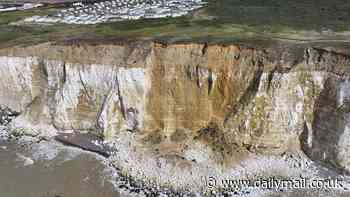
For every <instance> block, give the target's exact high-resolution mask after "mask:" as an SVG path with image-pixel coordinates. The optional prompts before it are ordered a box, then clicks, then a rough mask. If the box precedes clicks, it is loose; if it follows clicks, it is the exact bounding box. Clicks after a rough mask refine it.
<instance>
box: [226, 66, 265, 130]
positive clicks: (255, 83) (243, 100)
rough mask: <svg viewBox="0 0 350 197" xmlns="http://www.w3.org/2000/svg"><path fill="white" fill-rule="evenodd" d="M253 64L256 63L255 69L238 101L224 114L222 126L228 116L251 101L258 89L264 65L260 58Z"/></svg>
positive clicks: (234, 114)
mask: <svg viewBox="0 0 350 197" xmlns="http://www.w3.org/2000/svg"><path fill="white" fill-rule="evenodd" d="M254 64H257V70H256V71H255V73H254V77H253V79H252V80H251V81H250V82H249V85H248V87H247V89H246V90H245V91H244V93H243V95H242V96H241V97H240V98H239V100H238V102H237V103H236V104H235V105H234V106H233V108H232V110H231V112H229V113H228V115H226V117H225V119H224V126H225V125H226V124H227V122H228V120H229V119H230V118H233V117H234V116H236V114H237V113H238V112H239V111H241V110H244V108H245V107H246V106H248V105H249V103H251V101H252V100H253V99H254V98H255V96H256V94H257V92H258V90H259V86H260V80H261V76H262V74H263V72H264V69H263V68H264V65H263V63H262V61H261V60H258V61H257V62H253V65H254Z"/></svg>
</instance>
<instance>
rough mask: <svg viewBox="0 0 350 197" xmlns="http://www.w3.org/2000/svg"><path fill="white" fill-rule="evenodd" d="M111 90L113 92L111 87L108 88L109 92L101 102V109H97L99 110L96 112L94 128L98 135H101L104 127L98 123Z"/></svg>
mask: <svg viewBox="0 0 350 197" xmlns="http://www.w3.org/2000/svg"><path fill="white" fill-rule="evenodd" d="M112 90H113V86H111V87H110V88H109V90H108V91H107V93H106V94H105V95H104V97H103V100H102V104H101V107H100V108H99V110H98V112H97V115H96V126H95V127H96V130H97V132H98V133H101V134H102V133H103V130H104V126H102V125H101V123H100V118H101V116H102V113H103V111H104V110H105V108H106V105H107V102H108V100H109V97H110V95H111V92H112Z"/></svg>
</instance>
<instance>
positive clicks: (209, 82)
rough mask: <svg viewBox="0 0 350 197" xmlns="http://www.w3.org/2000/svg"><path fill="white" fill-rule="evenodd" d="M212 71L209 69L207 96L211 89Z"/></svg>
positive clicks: (212, 81)
mask: <svg viewBox="0 0 350 197" xmlns="http://www.w3.org/2000/svg"><path fill="white" fill-rule="evenodd" d="M213 83H214V80H213V71H212V70H211V69H209V73H208V95H210V92H211V90H212V89H213Z"/></svg>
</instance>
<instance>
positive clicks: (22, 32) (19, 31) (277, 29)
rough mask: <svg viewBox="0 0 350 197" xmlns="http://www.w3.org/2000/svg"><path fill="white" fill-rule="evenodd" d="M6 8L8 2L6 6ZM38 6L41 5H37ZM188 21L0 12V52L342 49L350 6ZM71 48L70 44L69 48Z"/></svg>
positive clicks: (272, 5)
mask: <svg viewBox="0 0 350 197" xmlns="http://www.w3.org/2000/svg"><path fill="white" fill-rule="evenodd" d="M7 2H8V1H7ZM36 2H40V1H36ZM207 2H208V4H207V5H206V6H205V7H204V8H202V9H199V10H197V11H195V12H193V13H192V14H190V15H186V16H182V17H177V18H162V19H140V20H134V21H120V22H109V23H102V24H94V25H69V24H54V25H45V24H23V23H21V21H22V20H23V19H24V18H27V17H30V16H34V15H50V14H52V13H55V12H57V10H60V9H62V8H64V7H66V6H67V4H65V3H55V4H45V6H43V7H39V8H35V9H31V10H25V11H14V12H3V13H1V12H0V47H8V46H13V45H32V44H37V43H42V42H48V41H50V42H57V41H58V42H66V43H67V42H71V43H72V41H75V42H78V41H79V42H81V41H87V40H88V41H89V42H90V43H98V42H111V41H113V42H115V40H157V41H161V42H166V43H174V42H201V43H203V42H205V43H235V44H254V45H263V46H266V45H271V44H276V43H280V42H281V41H283V42H288V43H290V42H292V43H312V44H314V45H320V44H321V45H323V44H325V43H326V44H325V45H330V46H339V45H341V46H347V45H348V42H349V35H350V31H349V25H348V24H349V21H350V15H349V14H348V11H347V10H348V8H349V7H350V2H345V3H344V2H343V1H341V0H334V1H326V0H318V1H316V0H314V1H292V0H284V1H275V0H268V1H263V0H258V1H256V0H246V1H239V0H220V1H215V0H208V1H207ZM73 43H74V42H73Z"/></svg>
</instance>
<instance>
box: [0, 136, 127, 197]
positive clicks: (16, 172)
mask: <svg viewBox="0 0 350 197" xmlns="http://www.w3.org/2000/svg"><path fill="white" fill-rule="evenodd" d="M112 171H113V170H112V169H111V168H110V167H108V166H107V165H106V164H104V163H103V159H102V158H99V156H97V155H95V154H91V153H88V152H84V151H80V150H79V149H74V148H67V147H63V146H60V145H59V144H50V143H46V142H42V143H39V144H34V145H32V146H30V147H25V146H20V145H18V144H14V143H9V142H4V141H1V140H0V196H1V197H119V196H120V195H119V193H118V192H117V191H116V190H115V187H114V186H113V184H112V179H113V178H112V177H111V176H110V175H111V174H113V172H112Z"/></svg>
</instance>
